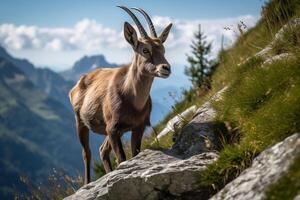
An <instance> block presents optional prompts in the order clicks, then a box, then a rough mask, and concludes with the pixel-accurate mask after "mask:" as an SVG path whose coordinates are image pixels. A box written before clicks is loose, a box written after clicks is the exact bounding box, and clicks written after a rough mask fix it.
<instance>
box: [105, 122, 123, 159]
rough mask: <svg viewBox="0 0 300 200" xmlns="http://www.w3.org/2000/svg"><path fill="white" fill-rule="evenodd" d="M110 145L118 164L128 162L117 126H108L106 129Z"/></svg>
mask: <svg viewBox="0 0 300 200" xmlns="http://www.w3.org/2000/svg"><path fill="white" fill-rule="evenodd" d="M106 131H107V135H108V139H109V143H110V145H111V147H112V149H113V151H114V153H115V154H116V157H117V161H118V164H120V163H121V162H123V161H125V160H126V156H125V153H124V150H123V147H122V142H121V132H120V130H118V128H117V125H112V126H107V128H106Z"/></svg>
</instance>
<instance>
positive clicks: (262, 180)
mask: <svg viewBox="0 0 300 200" xmlns="http://www.w3.org/2000/svg"><path fill="white" fill-rule="evenodd" d="M299 154H300V133H296V134H294V135H292V136H290V137H288V138H286V139H285V140H284V141H282V142H280V143H278V144H276V145H275V146H273V147H271V148H269V149H267V150H265V151H263V152H262V153H261V154H260V155H259V156H257V157H256V158H255V159H254V161H253V164H252V166H251V167H250V168H248V169H246V170H245V171H244V172H243V173H242V174H241V175H240V176H239V177H238V178H236V179H235V180H233V181H232V182H230V183H229V184H227V185H226V186H225V187H224V188H223V189H222V190H221V191H220V192H219V193H217V194H216V195H215V196H213V197H212V198H211V200H221V199H222V200H231V199H232V200H253V199H255V200H260V199H264V198H265V191H266V190H267V189H268V186H270V184H272V183H275V182H276V181H277V180H278V179H279V178H280V177H281V176H282V175H283V174H284V173H285V172H286V171H287V169H288V168H289V166H290V165H291V164H292V163H293V161H294V159H295V158H296V156H297V155H299Z"/></svg>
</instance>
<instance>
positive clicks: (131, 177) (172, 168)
mask: <svg viewBox="0 0 300 200" xmlns="http://www.w3.org/2000/svg"><path fill="white" fill-rule="evenodd" d="M217 158H218V156H217V154H216V153H213V152H208V153H202V154H199V155H195V156H192V157H189V158H180V157H177V156H175V155H173V154H172V152H171V151H155V150H145V151H143V152H141V153H140V154H139V155H138V156H136V157H135V158H133V159H131V160H128V161H126V162H123V163H121V164H120V165H119V167H118V168H117V169H116V170H115V171H113V172H111V173H108V174H106V175H105V176H103V177H102V178H100V179H98V180H97V181H95V182H92V183H90V184H88V185H86V186H84V187H82V188H81V189H79V190H78V191H77V192H76V193H75V194H74V195H72V196H70V197H67V198H66V200H71V199H72V200H75V199H76V200H77V199H78V200H83V199H88V200H91V199H101V200H102V199H116V200H119V199H122V200H152V199H153V200H156V199H176V198H187V199H188V198H189V197H192V196H194V195H197V196H203V197H204V198H206V199H207V198H208V196H209V193H208V192H206V191H199V190H197V189H198V184H197V181H198V180H197V179H198V177H199V174H200V173H201V171H203V170H204V169H205V168H206V165H208V164H210V163H212V162H214V161H215V160H216V159H217Z"/></svg>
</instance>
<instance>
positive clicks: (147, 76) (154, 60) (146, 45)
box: [69, 6, 172, 184]
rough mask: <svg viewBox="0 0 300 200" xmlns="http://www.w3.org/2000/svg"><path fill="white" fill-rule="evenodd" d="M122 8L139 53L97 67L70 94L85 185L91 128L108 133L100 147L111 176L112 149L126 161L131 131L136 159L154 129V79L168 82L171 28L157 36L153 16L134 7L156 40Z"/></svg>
mask: <svg viewBox="0 0 300 200" xmlns="http://www.w3.org/2000/svg"><path fill="white" fill-rule="evenodd" d="M118 7H120V8H122V9H123V10H125V11H126V12H127V13H128V14H129V15H130V16H131V18H132V19H133V21H134V22H135V24H136V26H137V28H138V30H139V32H140V36H141V37H140V38H138V36H137V33H136V31H135V29H134V28H133V27H132V26H131V25H130V24H129V23H128V22H125V23H124V37H125V39H126V41H127V42H128V43H129V44H130V45H131V47H132V49H133V51H134V57H133V59H132V62H131V64H129V65H123V66H121V67H119V68H111V69H109V68H101V69H96V70H94V71H92V72H90V73H88V74H86V75H83V76H81V78H80V80H79V81H78V82H77V84H76V85H75V86H74V87H73V88H72V90H71V91H70V93H69V97H70V101H71V104H72V106H73V109H74V112H75V118H76V128H77V134H78V137H79V141H80V143H81V145H82V156H83V160H84V167H85V176H84V183H85V184H87V183H89V182H90V161H91V151H90V148H89V130H92V131H93V132H95V133H99V134H103V135H106V138H105V140H104V142H103V144H102V145H101V147H100V149H99V153H100V158H101V160H102V162H103V165H104V168H105V171H106V173H108V172H110V171H111V170H112V166H111V162H110V156H109V154H110V151H111V149H113V151H114V153H115V155H116V158H117V162H118V164H120V163H121V162H123V161H125V160H126V156H125V153H124V150H123V147H122V142H121V137H122V134H123V133H124V132H126V131H132V135H131V150H132V156H136V155H137V154H138V153H139V151H140V147H141V140H142V136H143V132H144V129H145V127H146V126H147V125H150V112H151V106H152V104H151V98H150V89H151V85H152V82H153V79H154V77H161V78H167V77H168V76H169V75H170V73H171V68H170V64H169V63H168V61H167V60H166V58H165V56H164V54H165V49H164V46H163V43H164V42H165V41H166V39H167V37H168V34H169V32H170V29H171V27H172V24H171V23H170V24H169V25H168V26H167V27H166V28H165V29H164V30H163V31H162V33H161V34H160V36H159V37H157V35H156V31H155V28H154V26H153V23H152V21H151V19H150V17H149V15H148V14H147V13H146V12H145V11H144V10H142V9H137V8H132V9H134V10H137V11H139V12H140V13H141V14H142V15H143V16H144V17H145V19H146V21H147V23H148V25H149V29H150V32H151V36H148V35H147V33H146V31H145V29H144V28H143V26H142V24H141V23H140V21H139V20H138V18H137V17H136V16H135V15H134V14H133V13H132V12H131V10H130V9H128V8H127V7H125V6H118Z"/></svg>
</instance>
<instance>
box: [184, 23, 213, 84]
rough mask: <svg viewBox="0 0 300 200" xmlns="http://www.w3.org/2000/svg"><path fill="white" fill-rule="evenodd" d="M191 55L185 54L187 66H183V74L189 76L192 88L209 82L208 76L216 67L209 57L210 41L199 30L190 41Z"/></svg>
mask: <svg viewBox="0 0 300 200" xmlns="http://www.w3.org/2000/svg"><path fill="white" fill-rule="evenodd" d="M191 48H192V55H188V56H187V61H188V63H189V66H186V67H185V74H186V75H187V76H189V77H190V80H191V82H192V84H193V86H194V88H200V87H202V86H204V85H205V84H209V80H210V76H211V75H212V73H213V71H214V69H215V68H216V62H215V61H214V60H212V59H210V58H209V54H210V53H211V43H208V42H207V41H206V36H205V35H204V34H203V33H202V32H201V25H199V30H198V31H197V32H196V33H195V35H194V40H193V41H192V45H191Z"/></svg>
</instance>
